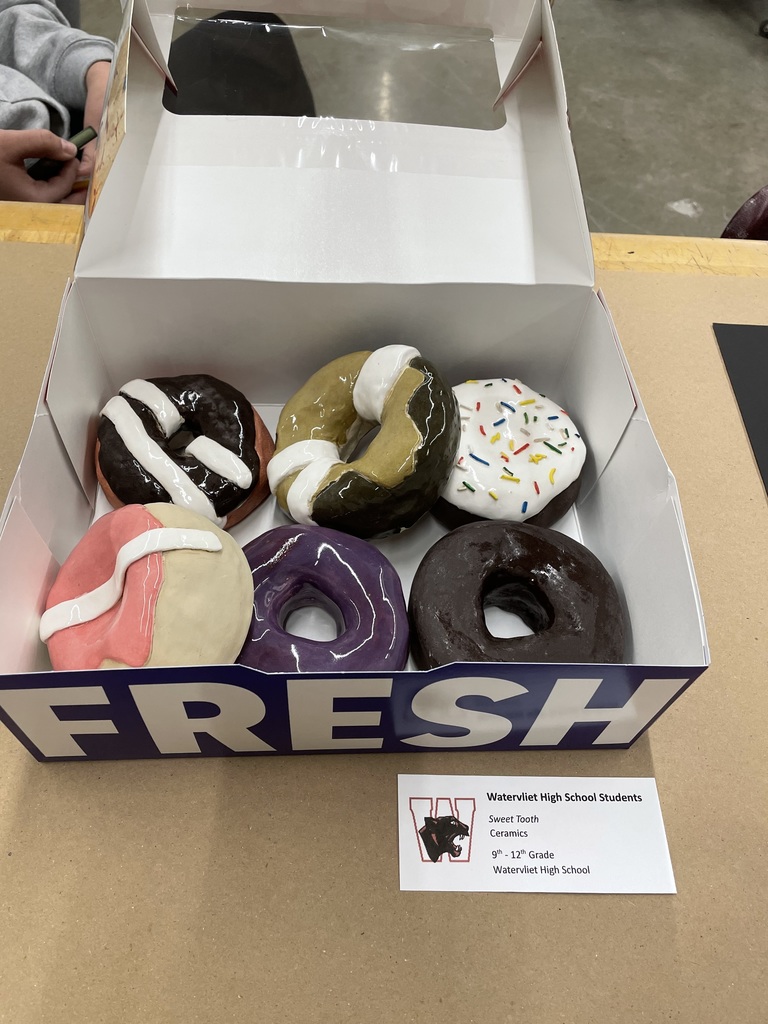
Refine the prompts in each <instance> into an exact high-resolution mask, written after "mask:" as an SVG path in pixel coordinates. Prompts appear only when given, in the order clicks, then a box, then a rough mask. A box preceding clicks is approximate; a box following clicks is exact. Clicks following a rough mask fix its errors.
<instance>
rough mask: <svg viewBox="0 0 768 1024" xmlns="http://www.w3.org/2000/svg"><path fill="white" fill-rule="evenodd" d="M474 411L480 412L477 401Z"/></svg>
mask: <svg viewBox="0 0 768 1024" xmlns="http://www.w3.org/2000/svg"><path fill="white" fill-rule="evenodd" d="M475 412H480V403H479V402H477V404H476V405H475Z"/></svg>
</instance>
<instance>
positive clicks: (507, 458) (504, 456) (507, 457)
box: [499, 452, 509, 462]
mask: <svg viewBox="0 0 768 1024" xmlns="http://www.w3.org/2000/svg"><path fill="white" fill-rule="evenodd" d="M499 454H500V455H501V457H502V459H504V461H505V462H509V456H508V455H505V454H504V452H500V453H499Z"/></svg>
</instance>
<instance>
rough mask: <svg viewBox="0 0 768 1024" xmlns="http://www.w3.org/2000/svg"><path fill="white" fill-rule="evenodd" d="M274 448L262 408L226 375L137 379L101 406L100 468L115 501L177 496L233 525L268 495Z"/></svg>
mask: <svg viewBox="0 0 768 1024" xmlns="http://www.w3.org/2000/svg"><path fill="white" fill-rule="evenodd" d="M273 451H274V443H273V441H272V438H271V436H270V435H269V432H268V430H267V428H266V427H265V426H264V423H263V422H262V420H261V418H260V417H259V415H258V413H256V411H255V410H254V409H253V407H252V406H251V404H250V402H249V401H248V400H247V398H246V397H245V396H244V395H243V394H241V392H240V391H238V390H237V389H236V388H233V387H232V386H231V385H229V384H227V383H225V382H224V381H221V380H218V378H216V377H211V376H209V375H208V374H185V375H182V376H178V377H154V378H151V379H147V380H138V379H137V380H132V381H129V382H128V383H127V384H125V385H123V387H122V388H121V389H120V394H119V395H118V396H116V397H115V398H113V399H110V401H109V402H108V403H107V404H106V406H105V407H104V409H103V410H102V416H101V420H100V423H99V431H98V440H97V445H96V473H97V476H98V478H99V483H100V484H101V485H102V488H103V490H104V492H105V493H106V495H107V497H108V498H109V500H110V502H111V504H112V505H114V506H115V507H116V508H119V507H120V506H121V505H131V504H140V505H146V504H149V503H150V502H157V501H165V502H172V503H174V504H176V505H180V506H181V507H185V508H187V509H188V510H190V511H196V512H198V513H199V514H201V515H204V516H205V517H206V518H208V519H211V520H212V521H213V522H216V523H218V525H219V526H222V527H230V526H233V525H234V524H235V523H237V522H239V521H240V520H241V519H242V518H244V517H245V516H246V515H247V514H248V513H249V512H251V511H252V510H253V509H254V508H256V506H257V505H259V504H260V503H261V502H262V501H263V500H264V499H265V498H266V497H267V495H268V493H269V486H268V482H267V473H266V468H267V463H268V461H269V459H270V457H271V455H272V452H273Z"/></svg>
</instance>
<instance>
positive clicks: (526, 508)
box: [522, 501, 528, 515]
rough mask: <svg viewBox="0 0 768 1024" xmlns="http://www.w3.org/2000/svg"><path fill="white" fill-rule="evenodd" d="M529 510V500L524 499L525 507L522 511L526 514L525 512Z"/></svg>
mask: <svg viewBox="0 0 768 1024" xmlns="http://www.w3.org/2000/svg"><path fill="white" fill-rule="evenodd" d="M527 511H528V502H527V501H524V502H523V508H522V512H523V515H525V513H526V512H527Z"/></svg>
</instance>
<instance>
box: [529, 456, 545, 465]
mask: <svg viewBox="0 0 768 1024" xmlns="http://www.w3.org/2000/svg"><path fill="white" fill-rule="evenodd" d="M546 457H547V456H546V455H541V454H539V453H537V454H536V455H531V456H530V458H529V459H528V461H529V462H532V463H533V464H534V466H538V464H539V463H540V462H541V461H542V459H546Z"/></svg>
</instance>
